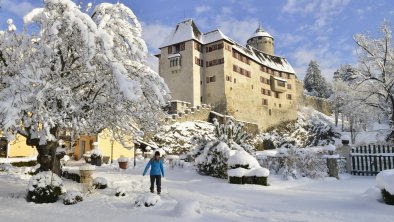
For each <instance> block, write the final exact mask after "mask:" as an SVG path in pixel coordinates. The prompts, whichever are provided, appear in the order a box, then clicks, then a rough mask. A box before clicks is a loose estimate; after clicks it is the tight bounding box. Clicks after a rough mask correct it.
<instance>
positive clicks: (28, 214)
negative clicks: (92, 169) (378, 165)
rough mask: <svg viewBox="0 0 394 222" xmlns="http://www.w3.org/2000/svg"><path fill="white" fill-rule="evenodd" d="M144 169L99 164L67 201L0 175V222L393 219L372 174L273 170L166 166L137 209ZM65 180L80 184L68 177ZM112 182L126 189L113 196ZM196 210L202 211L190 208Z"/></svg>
mask: <svg viewBox="0 0 394 222" xmlns="http://www.w3.org/2000/svg"><path fill="white" fill-rule="evenodd" d="M142 167H143V163H140V165H139V166H137V168H136V169H128V170H126V171H120V170H119V169H117V168H116V167H114V166H106V167H100V168H97V171H98V172H96V173H95V175H94V176H95V177H98V176H100V177H105V178H106V179H107V180H108V181H109V188H108V189H105V190H99V191H96V192H94V193H93V194H89V195H88V196H86V197H85V200H84V201H83V202H81V203H78V204H76V205H71V206H65V205H63V203H62V202H61V201H58V202H57V203H54V204H41V205H39V204H33V203H27V202H26V201H25V200H24V199H23V194H24V193H25V189H26V187H27V182H28V178H29V177H28V176H18V174H16V175H15V174H12V175H10V174H8V175H7V174H5V173H0V215H1V217H0V221H7V222H13V221H55V220H56V221H183V222H184V221H394V208H393V207H392V206H388V205H385V204H382V203H379V202H378V201H376V200H374V198H373V197H374V195H371V194H370V195H366V194H365V191H367V190H368V189H369V188H370V187H374V184H375V180H374V177H352V176H345V177H344V178H342V179H341V180H339V181H338V180H335V179H326V180H324V181H316V180H310V179H304V180H297V181H285V180H282V179H280V178H278V177H275V176H272V177H270V180H269V182H270V183H271V186H269V187H261V186H257V185H231V184H228V183H227V182H226V181H225V180H219V179H216V178H211V177H206V176H200V175H198V174H196V173H195V172H194V170H193V169H192V168H189V167H185V168H175V169H167V177H166V178H164V179H163V194H162V196H161V201H160V202H159V204H158V205H156V206H155V207H150V208H145V207H142V208H138V207H135V206H134V200H135V198H136V197H137V196H138V195H141V194H144V193H147V191H148V187H149V178H148V177H147V176H146V177H142V176H141V172H142ZM65 186H66V188H67V190H81V189H83V188H82V187H81V185H80V184H77V183H75V182H73V181H69V180H66V182H65ZM118 187H122V188H125V189H126V190H127V194H128V195H127V196H126V197H115V196H114V194H115V191H116V189H117V188H118ZM370 193H371V192H370ZM199 208H200V209H201V211H200V212H201V213H198V212H196V210H197V211H198V209H199Z"/></svg>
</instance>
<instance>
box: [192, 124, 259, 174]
mask: <svg viewBox="0 0 394 222" xmlns="http://www.w3.org/2000/svg"><path fill="white" fill-rule="evenodd" d="M214 125H215V138H214V139H213V140H210V141H208V140H205V142H204V143H202V144H201V145H199V146H197V147H196V148H195V149H194V150H193V156H194V157H195V166H196V167H197V171H198V172H199V173H201V174H205V175H210V176H214V177H218V178H223V179H226V178H227V170H228V168H230V167H231V168H236V167H244V168H246V169H251V168H253V167H257V166H259V164H258V161H257V160H256V159H255V157H254V151H253V149H252V147H251V146H250V145H249V144H247V143H246V142H247V141H248V139H249V135H247V134H246V133H244V132H243V131H242V127H243V126H242V125H241V124H235V123H233V122H232V120H229V121H228V122H227V124H226V125H223V124H222V125H220V124H219V123H218V122H217V121H216V120H214Z"/></svg>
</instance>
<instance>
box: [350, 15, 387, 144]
mask: <svg viewBox="0 0 394 222" xmlns="http://www.w3.org/2000/svg"><path fill="white" fill-rule="evenodd" d="M391 32H392V31H391V28H390V26H389V24H388V23H387V22H385V23H384V24H383V25H382V26H381V28H380V33H381V36H380V37H378V38H374V37H370V36H367V35H364V34H357V35H355V36H354V40H355V42H356V44H357V46H358V50H357V52H358V55H359V64H358V75H359V78H360V81H359V82H358V86H357V90H358V91H359V93H360V94H362V95H363V99H362V102H364V103H365V104H366V105H368V106H371V107H374V108H376V109H379V110H380V111H381V112H384V113H387V115H388V119H389V120H390V124H391V133H390V134H389V135H388V137H387V139H389V140H393V139H394V88H393V86H394V47H393V44H392V34H391Z"/></svg>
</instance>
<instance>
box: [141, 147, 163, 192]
mask: <svg viewBox="0 0 394 222" xmlns="http://www.w3.org/2000/svg"><path fill="white" fill-rule="evenodd" d="M149 168H151V169H150V192H151V193H154V190H155V181H156V186H157V194H159V195H160V192H161V176H163V177H164V167H163V160H161V159H160V152H159V151H156V152H155V156H154V157H153V158H152V159H150V160H149V162H148V163H147V164H146V167H145V170H144V173H143V174H142V175H143V176H145V175H146V172H148V170H149Z"/></svg>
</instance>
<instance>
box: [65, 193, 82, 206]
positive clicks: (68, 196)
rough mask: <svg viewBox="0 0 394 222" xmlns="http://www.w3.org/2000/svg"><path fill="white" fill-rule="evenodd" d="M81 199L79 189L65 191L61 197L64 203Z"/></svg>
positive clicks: (70, 203)
mask: <svg viewBox="0 0 394 222" xmlns="http://www.w3.org/2000/svg"><path fill="white" fill-rule="evenodd" d="M81 201H83V197H82V194H81V192H79V191H70V192H67V193H66V194H65V195H64V197H63V204H64V205H72V204H76V203H78V202H81Z"/></svg>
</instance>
